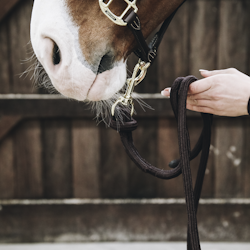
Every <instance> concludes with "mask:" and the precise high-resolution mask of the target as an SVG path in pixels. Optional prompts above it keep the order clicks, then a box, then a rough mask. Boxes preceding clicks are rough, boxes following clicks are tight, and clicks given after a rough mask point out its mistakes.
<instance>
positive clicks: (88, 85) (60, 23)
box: [30, 0, 126, 101]
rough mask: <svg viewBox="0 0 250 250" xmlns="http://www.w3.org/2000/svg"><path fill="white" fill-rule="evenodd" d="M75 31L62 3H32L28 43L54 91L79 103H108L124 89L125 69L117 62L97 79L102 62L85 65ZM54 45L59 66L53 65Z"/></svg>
mask: <svg viewBox="0 0 250 250" xmlns="http://www.w3.org/2000/svg"><path fill="white" fill-rule="evenodd" d="M78 30H79V27H77V26H76V25H75V24H74V23H73V22H72V18H71V17H70V15H69V12H68V9H67V6H66V3H65V0H35V1H34V6H33V12H32V18H31V31H30V32H31V43H32V46H33V49H34V52H35V54H36V56H37V58H38V60H39V61H40V62H41V64H42V65H43V67H44V69H45V71H46V72H47V74H48V76H49V77H50V79H51V82H52V84H53V85H54V87H55V88H56V89H57V90H58V91H59V92H60V93H61V94H62V95H64V96H67V97H69V98H74V99H77V100H81V101H83V100H86V99H87V100H90V101H98V100H106V99H109V98H111V97H112V96H113V95H114V94H115V93H116V92H117V91H119V90H120V89H121V88H122V87H123V85H124V83H125V79H126V65H125V63H124V62H122V61H121V62H116V63H115V66H114V67H113V68H112V69H110V70H107V71H104V72H103V73H101V74H98V75H97V69H98V68H99V63H100V61H101V58H100V61H99V62H98V64H96V65H89V64H88V62H87V61H86V60H85V58H84V51H83V52H82V51H81V49H80V45H79V36H78ZM81 39H88V37H86V38H81ZM55 44H56V45H57V46H58V48H59V50H60V62H59V63H58V64H55V63H53V50H54V46H55ZM100 47H102V46H100ZM104 47H105V46H104ZM99 53H100V54H102V51H100V52H99ZM104 54H105V51H104V52H103V55H104Z"/></svg>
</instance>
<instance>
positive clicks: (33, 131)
mask: <svg viewBox="0 0 250 250" xmlns="http://www.w3.org/2000/svg"><path fill="white" fill-rule="evenodd" d="M13 136H14V155H13V158H14V159H13V160H14V164H15V192H16V197H18V198H41V197H42V196H43V180H42V147H41V146H42V145H41V130H40V122H38V121H35V120H30V121H24V122H22V123H21V124H20V126H19V127H18V128H17V129H16V130H15V131H14V135H13Z"/></svg>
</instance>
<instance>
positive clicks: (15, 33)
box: [8, 0, 36, 93]
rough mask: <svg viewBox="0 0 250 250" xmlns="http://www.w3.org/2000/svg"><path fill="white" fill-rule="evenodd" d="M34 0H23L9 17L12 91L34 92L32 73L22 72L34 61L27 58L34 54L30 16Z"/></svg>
mask: <svg viewBox="0 0 250 250" xmlns="http://www.w3.org/2000/svg"><path fill="white" fill-rule="evenodd" d="M32 5H33V1H32V0H23V1H22V2H20V3H19V4H18V5H17V6H16V8H15V9H14V10H13V11H12V12H11V14H10V15H9V18H8V29H9V41H10V55H9V58H10V59H9V60H10V64H11V74H12V77H13V80H12V81H13V82H12V89H11V92H12V93H34V92H36V90H34V87H33V85H32V82H31V81H30V77H31V74H28V75H27V76H26V78H25V77H24V76H23V77H21V78H20V76H21V74H22V73H23V72H25V71H26V70H27V69H28V68H29V67H30V66H31V65H32V61H30V60H27V58H30V57H31V56H32V55H33V51H32V49H31V45H30V44H29V41H30V32H29V27H30V18H31V10H32Z"/></svg>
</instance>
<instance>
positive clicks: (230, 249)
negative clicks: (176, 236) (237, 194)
mask: <svg viewBox="0 0 250 250" xmlns="http://www.w3.org/2000/svg"><path fill="white" fill-rule="evenodd" d="M201 248H202V250H250V243H237V242H236V243H228V242H227V243H224V242H219V243H202V245H201ZM185 249H186V243H184V242H178V243H177V242H171V243H164V242H155V243H154V242H135V243H122V242H119V243H78V244H70V243H60V244H58V243H55V244H0V250H185Z"/></svg>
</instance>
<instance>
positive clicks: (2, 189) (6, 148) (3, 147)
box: [0, 136, 15, 199]
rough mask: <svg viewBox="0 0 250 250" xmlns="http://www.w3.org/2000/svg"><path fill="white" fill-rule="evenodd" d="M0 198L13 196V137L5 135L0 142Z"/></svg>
mask: <svg viewBox="0 0 250 250" xmlns="http://www.w3.org/2000/svg"><path fill="white" fill-rule="evenodd" d="M0 173H1V174H0V198H1V199H11V198H12V199H13V198H15V169H14V146H13V137H12V136H7V137H6V138H5V139H4V140H3V141H1V143H0Z"/></svg>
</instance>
